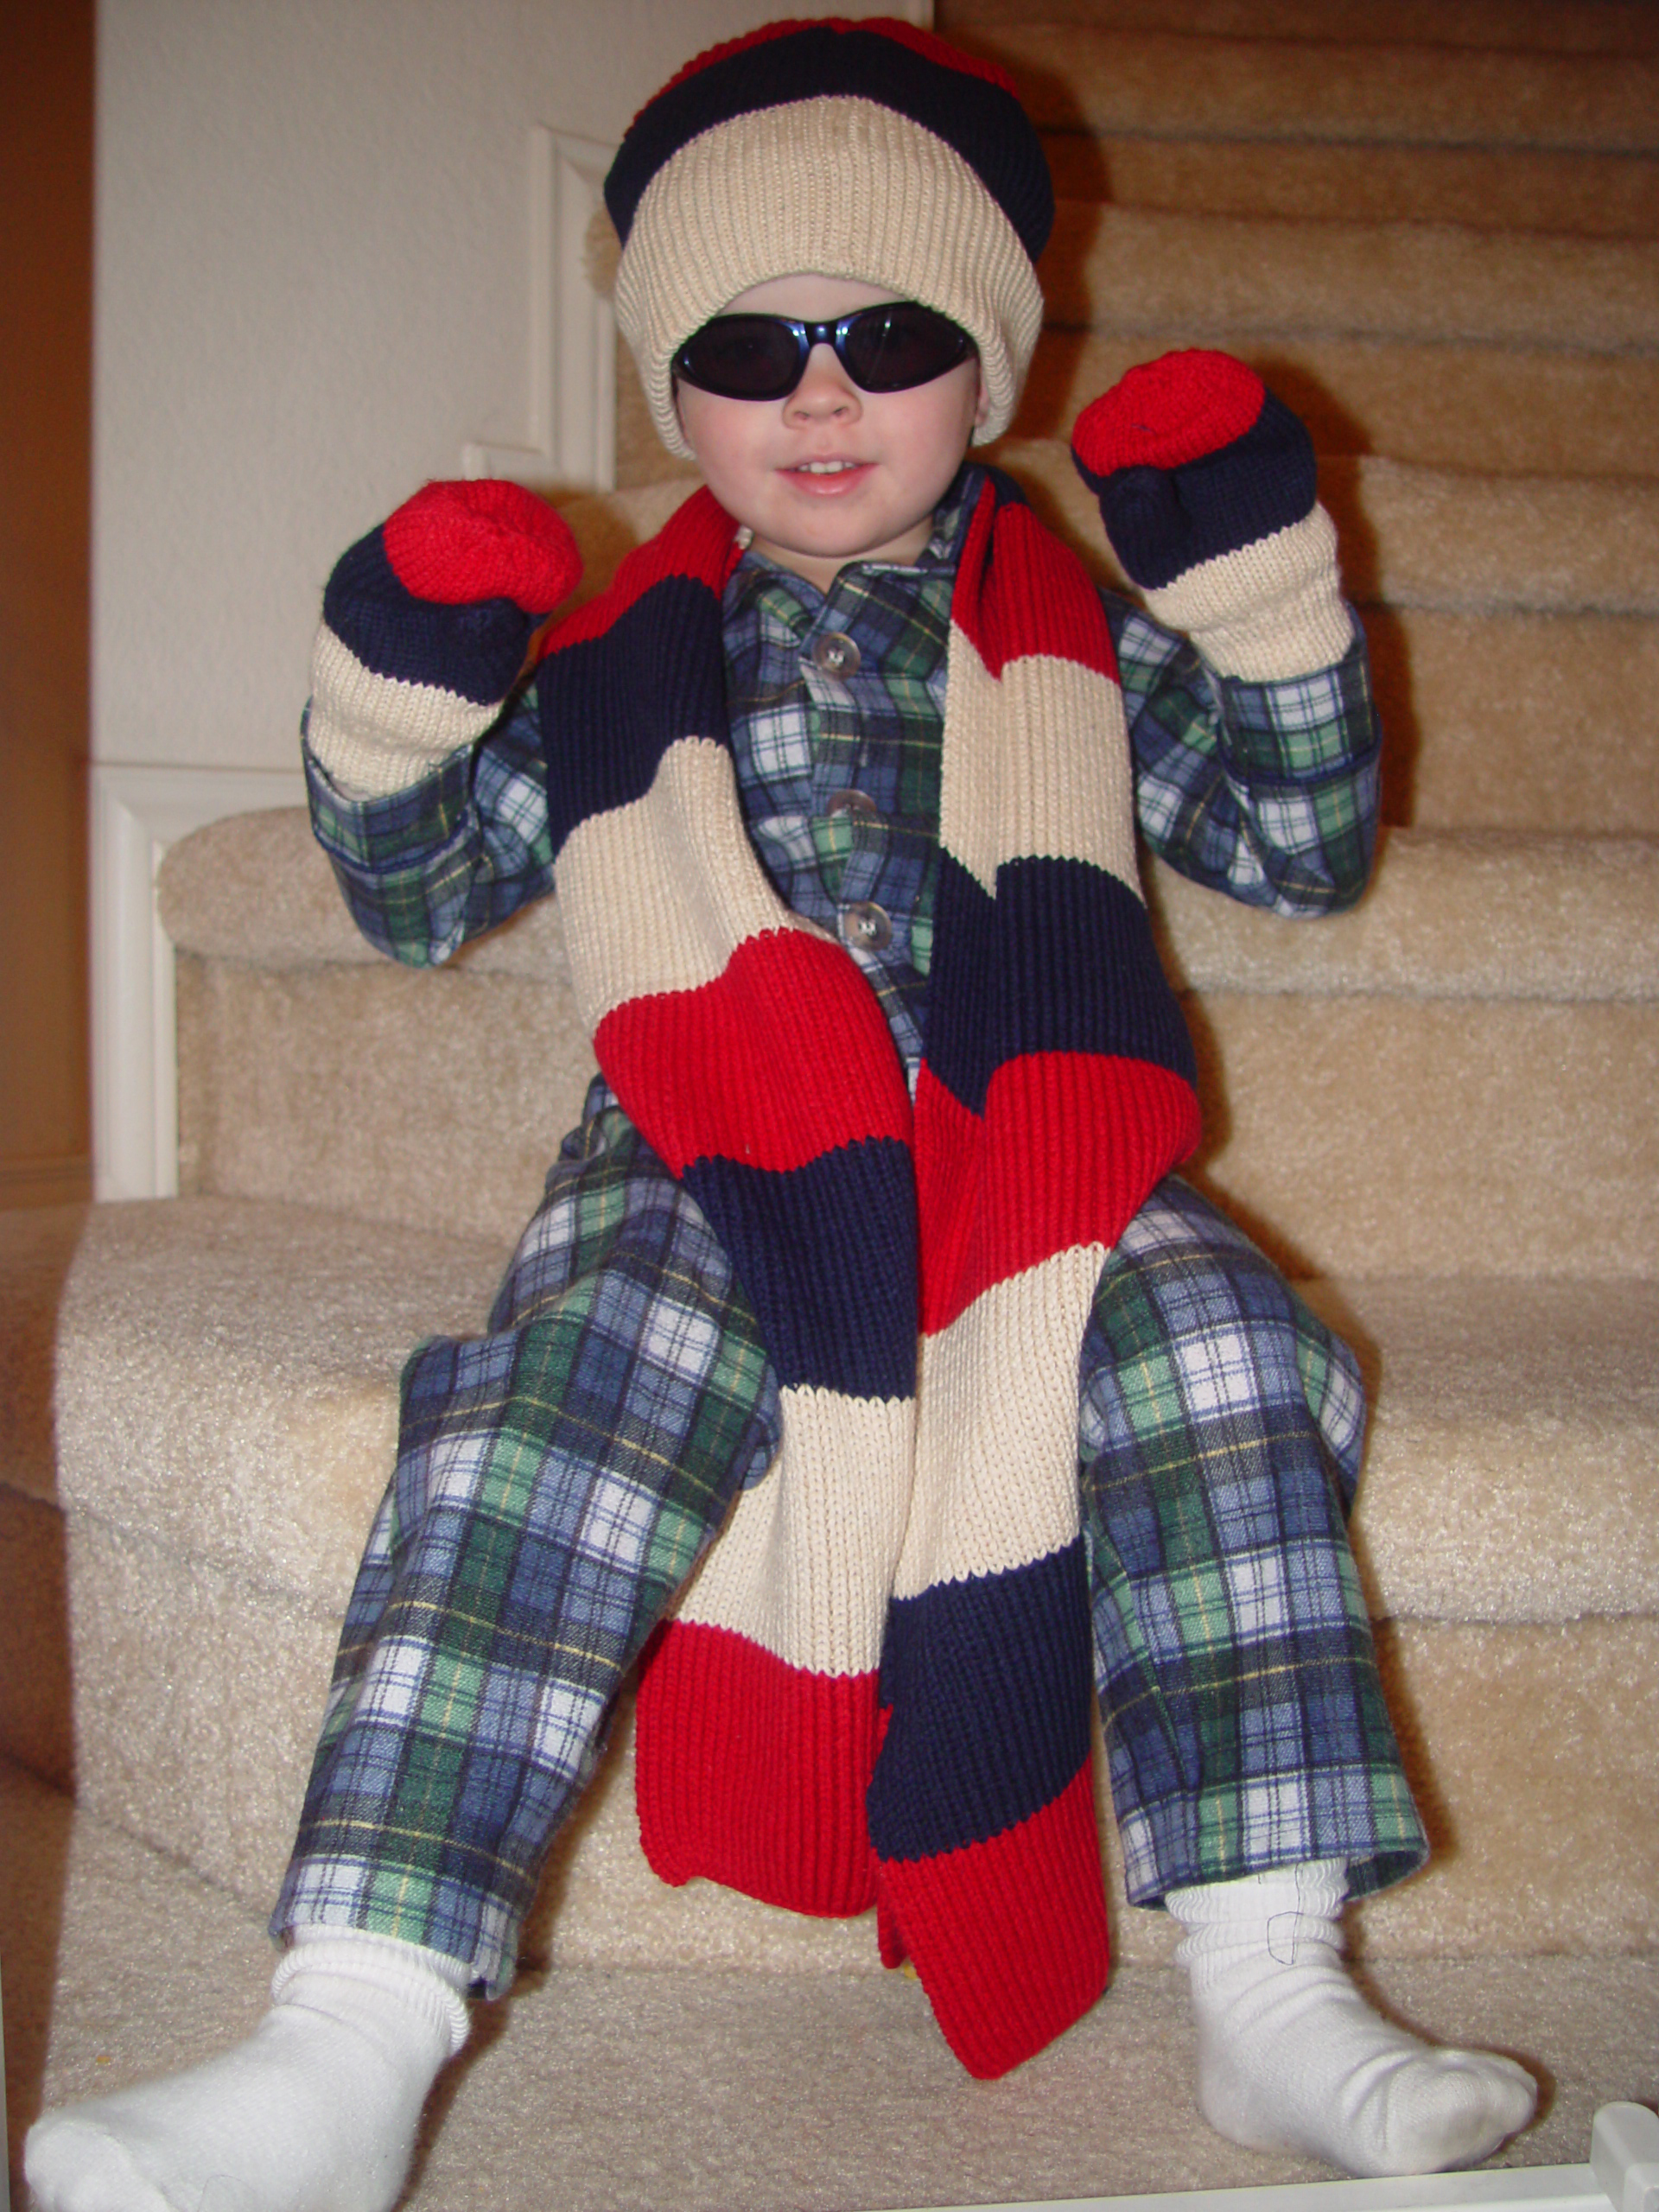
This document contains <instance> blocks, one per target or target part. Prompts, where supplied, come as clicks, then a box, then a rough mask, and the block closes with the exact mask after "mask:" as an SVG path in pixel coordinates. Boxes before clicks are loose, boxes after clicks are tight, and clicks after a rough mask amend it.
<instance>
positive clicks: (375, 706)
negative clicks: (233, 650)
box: [305, 483, 582, 966]
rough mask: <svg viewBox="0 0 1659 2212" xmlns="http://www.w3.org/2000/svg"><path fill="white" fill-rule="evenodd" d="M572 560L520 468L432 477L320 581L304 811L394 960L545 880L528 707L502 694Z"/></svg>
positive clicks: (539, 784)
mask: <svg viewBox="0 0 1659 2212" xmlns="http://www.w3.org/2000/svg"><path fill="white" fill-rule="evenodd" d="M581 565H582V564H581V560H580V556H578V554H577V551H576V548H575V540H574V539H573V538H572V537H571V535H570V532H569V528H568V526H567V525H566V524H565V523H564V521H563V518H562V517H560V516H559V515H557V514H556V513H555V512H554V511H553V509H552V508H550V507H549V506H548V505H546V504H545V503H544V502H543V501H542V500H540V499H536V498H534V497H533V496H532V494H531V493H528V492H525V491H524V490H523V489H522V488H521V487H520V486H518V485H514V484H498V483H474V484H429V485H428V486H426V487H425V488H424V489H423V491H421V492H419V493H416V495H415V497H414V498H413V499H410V500H409V501H408V502H407V503H406V504H405V505H404V506H402V507H400V508H399V509H398V510H397V513H396V514H394V515H393V516H392V517H391V518H390V520H389V521H387V522H385V523H384V524H382V525H381V526H380V528H379V529H378V530H375V531H371V532H370V533H369V535H368V536H367V537H364V538H362V539H359V542H358V543H356V544H355V545H353V547H352V548H351V549H350V550H349V551H347V552H346V554H344V555H343V556H341V558H340V561H339V562H338V563H337V564H336V565H335V568H334V573H333V575H331V576H330V578H329V580H328V586H327V591H326V593H325V594H324V598H323V620H322V626H321V629H320V630H319V632H318V635H317V642H316V646H315V652H314V653H313V657H312V692H311V702H310V705H309V707H308V709H307V715H306V724H305V749H306V756H307V766H308V780H309V784H310V794H311V817H312V825H313V828H314V829H315V832H316V835H317V837H318V840H319V842H321V845H322V846H323V848H324V849H325V851H327V854H328V856H329V859H330V860H331V861H332V862H333V863H334V871H335V874H336V875H337V876H338V877H339V879H340V887H341V888H342V890H343V891H344V893H345V895H346V901H347V904H348V905H349V906H350V907H351V909H352V912H353V916H354V918H355V919H356V920H357V923H358V925H359V928H360V929H361V930H362V931H363V932H364V934H365V936H366V937H367V938H369V939H370V940H371V942H372V943H373V944H377V945H378V946H379V947H380V949H381V950H383V951H385V952H388V953H390V954H391V955H392V956H393V957H396V958H397V959H400V960H404V961H406V962H409V963H412V964H414V965H416V966H424V965H427V964H429V963H431V962H433V961H436V960H442V959H444V958H446V957H448V954H449V953H451V952H453V951H454V950H455V948H456V946H457V945H458V944H461V943H462V942H463V941H464V940H465V939H466V938H467V937H470V936H474V935H475V934H476V933H477V931H479V930H480V929H485V928H487V927H489V926H490V925H491V924H492V923H493V922H497V921H499V920H501V919H503V918H505V915H506V914H508V913H510V912H512V910H513V908H514V907H515V906H519V905H522V904H523V903H524V900H525V899H530V898H533V897H536V896H537V895H539V893H542V892H544V891H545V890H547V889H548V888H549V886H550V880H551V868H550V856H549V855H547V853H546V852H545V851H543V849H542V848H543V846H544V845H545V842H546V837H545V814H546V808H545V796H544V794H545V785H544V780H543V770H542V762H541V755H540V747H539V743H538V741H537V735H536V731H535V722H534V717H533V715H530V714H529V713H527V712H525V711H524V710H523V709H521V710H520V711H519V712H518V713H516V714H514V715H506V716H504V709H505V706H506V702H507V701H508V698H509V696H510V695H511V693H512V689H513V686H514V685H515V683H517V681H518V677H519V674H520V672H521V671H522V669H523V667H524V662H525V658H526V654H527V652H528V650H529V647H530V644H531V638H532V635H533V633H534V632H535V629H536V626H537V623H538V622H539V621H540V620H542V619H543V617H544V616H545V615H546V614H547V613H548V612H549V611H550V609H551V608H553V607H556V606H557V605H558V603H559V601H561V600H563V598H564V597H565V596H566V594H568V593H569V591H570V590H571V589H572V588H573V587H574V586H575V582H576V581H577V578H578V576H579V575H580V574H581ZM480 739H482V740H483V743H481V744H480ZM538 833H539V834H538Z"/></svg>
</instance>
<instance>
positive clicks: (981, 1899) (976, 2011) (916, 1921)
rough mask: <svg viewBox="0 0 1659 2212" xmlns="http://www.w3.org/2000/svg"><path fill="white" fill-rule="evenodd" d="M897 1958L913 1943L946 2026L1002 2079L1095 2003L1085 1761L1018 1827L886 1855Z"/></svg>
mask: <svg viewBox="0 0 1659 2212" xmlns="http://www.w3.org/2000/svg"><path fill="white" fill-rule="evenodd" d="M878 1877H879V1880H880V1913H879V1916H878V1925H879V1931H880V1938H881V1955H882V1957H883V1959H884V1961H886V1962H887V1964H889V1965H893V1964H896V1963H897V1962H898V1960H899V1959H900V1958H902V1957H903V1956H905V1955H906V1954H908V1955H909V1956H910V1957H911V1959H912V1960H913V1961H914V1962H915V1967H916V1971H917V1974H918V1975H919V1976H920V1978H921V1983H922V1986H923V1988H924V1989H925V1990H926V1992H927V1994H928V1999H929V2002H930V2003H931V2005H932V2007H933V2012H934V2016H935V2018H937V2019H938V2024H939V2027H940V2031H941V2032H942V2033H943V2034H944V2039H945V2041H946V2042H947V2043H948V2044H950V2048H951V2050H954V2051H955V2052H956V2054H957V2057H958V2058H959V2059H960V2060H961V2061H962V2063H963V2065H964V2066H965V2067H966V2068H967V2069H968V2071H969V2073H970V2074H972V2075H975V2076H976V2078H977V2079H978V2080H980V2081H982V2082H988V2081H994V2080H995V2078H996V2076H997V2075H999V2074H1006V2073H1007V2071H1008V2069H1009V2068H1010V2067H1014V2066H1018V2065H1020V2064H1021V2063H1023V2062H1024V2061H1025V2060H1026V2059H1027V2058H1031V2057H1034V2056H1035V2055H1036V2053H1037V2052H1038V2051H1039V2050H1042V2049H1043V2048H1044V2046H1045V2045H1046V2044H1050V2043H1052V2041H1053V2040H1054V2038H1055V2037H1056V2036H1058V2035H1063V2034H1064V2033H1065V2031H1066V2029H1067V2028H1069V2027H1070V2026H1071V2024H1072V2023H1073V2021H1075V2020H1077V2019H1079V2018H1081V2017H1082V2015H1083V2014H1084V2012H1087V2011H1088V2010H1089V2007H1090V2005H1092V2004H1094V2002H1095V2001H1096V1999H1097V1998H1098V1997H1099V1996H1100V1993H1101V1992H1102V1991H1103V1989H1104V1988H1105V1986H1106V1980H1107V1976H1108V1974H1109V1969H1110V1965H1111V1954H1110V1945H1109V1939H1108V1935H1107V1926H1106V1888H1105V1883H1104V1881H1103V1878H1102V1875H1101V1870H1100V1838H1099V1833H1098V1831H1097V1829H1096V1826H1095V1797H1094V1789H1093V1786H1092V1781H1091V1777H1090V1769H1089V1765H1088V1764H1087V1763H1086V1762H1085V1764H1084V1765H1083V1766H1082V1767H1080V1768H1079V1769H1078V1770H1077V1775H1076V1776H1075V1777H1074V1778H1073V1779H1072V1781H1071V1783H1068V1784H1067V1786H1066V1788H1065V1791H1064V1792H1063V1793H1062V1795H1061V1796H1058V1797H1057V1798H1055V1800H1054V1801H1053V1802H1052V1804H1049V1805H1046V1806H1044V1808H1042V1810H1041V1811H1040V1812H1038V1813H1033V1815H1031V1818H1030V1819H1029V1820H1027V1821H1020V1824H1019V1826H1018V1827H1012V1828H1008V1829H1006V1830H1005V1831H1004V1832H1003V1834H1001V1835H999V1836H993V1837H992V1838H991V1840H990V1841H989V1842H988V1843H970V1844H967V1845H964V1846H963V1848H962V1849H961V1850H960V1851H950V1852H946V1853H943V1854H942V1855H941V1856H940V1857H939V1858H938V1859H883V1860H881V1861H880V1863H879V1869H878Z"/></svg>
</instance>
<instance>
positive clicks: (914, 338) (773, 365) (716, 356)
mask: <svg viewBox="0 0 1659 2212" xmlns="http://www.w3.org/2000/svg"><path fill="white" fill-rule="evenodd" d="M814 346H834V347H835V349H836V359H837V360H838V361H839V362H840V363H841V365H842V368H843V369H845V370H846V372H847V373H848V375H849V377H850V378H852V380H853V382H854V383H855V385H857V386H858V387H859V389H860V391H910V389H911V388H912V385H918V384H931V383H932V381H933V379H934V378H935V377H942V376H944V373H945V372H946V371H947V370H949V369H954V368H955V367H956V365H957V362H958V361H965V360H966V359H968V358H969V355H970V354H971V353H972V352H973V350H974V341H973V340H972V339H971V338H970V337H969V335H968V333H967V332H966V331H965V330H963V329H960V328H958V327H957V324H955V323H954V322H951V321H948V320H947V319H946V317H945V316H944V315H936V314H935V313H934V311H933V309H932V308H925V307H921V306H919V305H918V303H917V302H915V301H914V300H892V301H887V302H883V303H882V304H881V305H880V306H878V307H873V308H855V309H854V310H853V312H852V314H851V315H842V316H840V317H839V318H838V319H837V320H836V321H834V322H797V321H795V320H794V319H793V318H792V317H791V316H790V315H716V316H715V319H714V321H712V322H705V323H704V324H703V326H702V329H701V330H698V331H694V332H693V333H692V334H691V336H690V338H688V339H687V340H686V341H685V343H684V345H683V346H681V348H680V350H679V352H678V353H677V354H676V355H675V356H674V360H673V370H674V373H675V375H676V376H677V377H683V378H684V380H685V382H686V383H687V384H694V385H696V387H697V389H698V391H710V392H713V393H714V394H715V397H716V398H718V399H787V398H788V397H789V395H790V393H791V391H794V389H795V387H796V385H798V384H799V382H800V380H801V378H803V377H804V375H805V374H806V364H807V358H808V356H809V355H810V353H811V351H812V348H813V347H814Z"/></svg>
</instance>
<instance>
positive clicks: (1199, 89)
mask: <svg viewBox="0 0 1659 2212" xmlns="http://www.w3.org/2000/svg"><path fill="white" fill-rule="evenodd" d="M1395 35H1396V36H1398V34H1397V33H1396V34H1395ZM963 36H964V39H967V38H969V37H970V36H972V37H973V42H974V43H975V44H976V46H978V48H980V50H981V51H982V52H985V53H988V54H994V55H995V58H996V59H997V60H999V61H1001V63H1002V64H1003V65H1004V67H1007V69H1008V70H1009V72H1010V73H1011V74H1012V75H1013V76H1014V80H1015V82H1016V84H1017V85H1018V86H1019V88H1020V98H1021V99H1022V101H1023V102H1024V104H1025V106H1026V109H1027V113H1028V114H1030V115H1031V117H1032V118H1033V121H1035V122H1037V123H1039V124H1043V125H1046V126H1047V127H1048V128H1051V129H1053V128H1064V129H1068V130H1088V131H1090V132H1092V133H1093V134H1094V135H1096V137H1103V136H1109V135H1110V134H1111V133H1113V132H1116V131H1135V132H1147V133H1150V134H1152V135H1154V136H1156V137H1189V136H1190V137H1195V138H1251V137H1255V138H1297V137H1303V138H1314V137H1317V138H1321V139H1332V140H1337V141H1339V142H1347V143H1363V144H1389V143H1395V144H1398V143H1405V144H1409V145H1428V146H1432V145H1454V146H1455V145H1468V144H1470V143H1481V144H1490V145H1499V146H1502V145H1512V146H1554V147H1571V148H1582V149H1593V150H1596V151H1599V152H1607V153H1652V152H1654V151H1656V150H1659V132H1656V122H1655V118H1656V117H1659V75H1656V69H1655V65H1654V63H1653V62H1652V61H1651V60H1647V59H1644V58H1638V57H1637V56H1634V55H1612V54H1522V53H1510V54H1504V53H1496V52H1489V53H1480V52H1478V51H1472V50H1468V49H1465V50H1462V51H1459V49H1457V48H1448V47H1446V46H1444V45H1441V44H1440V43H1439V41H1438V39H1437V40H1436V41H1435V42H1434V43H1432V44H1426V45H1421V46H1408V45H1403V44H1402V45H1393V46H1387V47H1372V48H1363V47H1360V48H1355V47H1348V48H1344V47H1342V46H1327V45H1322V44H1320V43H1318V42H1313V41H1306V42H1305V41H1292V40H1287V41H1282V42H1280V41H1272V40H1267V39H1261V38H1256V39H1243V40H1220V39H1217V40H1214V41H1211V40H1209V39H1197V40H1195V39H1192V38H1190V37H1185V36H1183V35H1180V34H1179V33H1176V34H1173V35H1172V34H1168V33H1165V32H1162V31H1133V30H1122V29H1120V30H1116V31H1107V30H1104V29H1099V28H1096V27H1095V26H1093V25H1091V24H1088V23H1084V24H1077V25H1073V24H1057V23H1053V22H1019V23H1006V22H1005V23H1002V24H999V25H998V26H997V27H996V28H995V30H992V29H989V28H988V27H987V29H985V30H984V31H983V33H982V35H972V34H969V33H968V32H967V31H966V30H965V29H964V32H963Z"/></svg>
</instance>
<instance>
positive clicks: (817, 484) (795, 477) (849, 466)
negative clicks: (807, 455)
mask: <svg viewBox="0 0 1659 2212" xmlns="http://www.w3.org/2000/svg"><path fill="white" fill-rule="evenodd" d="M873 466H874V463H873V462H870V461H845V460H837V461H797V462H795V464H794V465H793V467H791V468H788V469H786V470H785V474H786V475H787V476H788V477H789V478H790V479H791V481H792V482H794V483H796V484H798V485H799V486H801V488H802V489H803V490H804V491H809V492H813V493H833V492H842V491H845V490H847V489H848V487H849V486H850V485H851V484H853V483H854V482H855V481H856V480H858V479H859V478H860V477H861V476H864V475H866V474H868V471H869V470H870V468H871V467H873Z"/></svg>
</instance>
